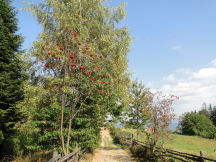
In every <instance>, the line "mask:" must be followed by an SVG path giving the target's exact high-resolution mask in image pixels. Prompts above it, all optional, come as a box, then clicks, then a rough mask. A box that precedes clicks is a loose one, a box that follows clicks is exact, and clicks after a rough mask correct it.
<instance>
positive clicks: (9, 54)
mask: <svg viewBox="0 0 216 162" xmlns="http://www.w3.org/2000/svg"><path fill="white" fill-rule="evenodd" d="M15 15H16V13H15V11H14V8H13V7H12V6H11V5H10V1H9V0H0V145H7V146H8V144H7V142H8V140H9V138H10V137H11V135H12V134H13V133H14V129H13V127H14V124H15V123H16V122H17V121H18V120H19V118H20V117H19V114H18V110H17V108H16V103H17V102H18V101H20V100H21V99H22V96H23V92H22V88H21V84H22V81H23V78H24V77H23V75H22V68H21V62H20V60H19V59H18V57H17V56H18V54H19V53H20V45H21V43H22V37H21V36H20V35H18V34H16V32H17V29H18V28H17V19H16V18H15ZM0 148H1V149H2V148H3V147H2V146H0ZM0 152H1V153H2V152H3V151H2V150H0Z"/></svg>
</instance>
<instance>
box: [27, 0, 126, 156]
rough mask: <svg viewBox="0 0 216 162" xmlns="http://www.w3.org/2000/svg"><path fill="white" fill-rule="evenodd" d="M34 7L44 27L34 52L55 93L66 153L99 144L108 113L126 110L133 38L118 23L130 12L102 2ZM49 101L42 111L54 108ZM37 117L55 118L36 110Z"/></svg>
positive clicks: (48, 0) (68, 0) (50, 0)
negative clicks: (75, 148) (97, 142)
mask: <svg viewBox="0 0 216 162" xmlns="http://www.w3.org/2000/svg"><path fill="white" fill-rule="evenodd" d="M31 11H32V12H33V13H34V14H35V15H36V17H37V18H38V22H39V23H40V24H42V26H43V29H44V31H43V32H42V33H41V34H40V37H39V40H38V41H37V42H35V43H34V47H33V50H32V52H31V57H33V58H35V60H36V61H35V62H34V65H33V66H34V68H35V69H37V75H40V76H43V77H44V78H45V79H44V82H43V83H42V85H41V87H42V88H43V89H45V90H47V92H48V94H47V95H49V92H50V93H51V92H54V93H55V94H56V103H58V104H57V106H56V107H57V109H58V111H59V110H60V112H59V113H57V114H56V119H57V122H59V123H58V124H59V131H58V133H59V136H60V141H61V150H62V151H63V153H64V154H67V153H69V151H71V150H72V149H73V147H74V144H75V143H79V142H80V141H83V142H84V143H85V144H82V146H86V143H88V141H90V142H91V145H92V144H93V143H96V141H93V142H92V139H96V138H98V136H99V129H98V127H99V124H100V123H102V121H103V120H104V119H105V117H106V114H107V113H108V112H111V113H113V112H116V111H121V109H118V108H119V104H117V103H121V104H123V103H124V102H125V101H126V99H125V97H124V94H126V93H127V85H128V84H127V83H128V82H129V78H128V74H127V72H126V69H127V59H126V54H127V52H128V46H129V42H130V37H129V34H128V31H127V28H125V27H118V28H117V27H116V24H117V23H118V22H119V21H120V20H121V19H122V18H123V17H124V14H125V13H124V11H123V6H120V7H117V8H113V9H111V8H108V7H106V6H105V5H104V1H103V0H82V1H75V0H64V1H59V0H45V2H44V3H42V4H38V5H32V8H31ZM50 101H51V99H50ZM46 103H47V104H48V105H47V106H46V107H45V106H44V107H43V104H42V106H41V108H42V109H46V108H48V107H50V106H51V102H46ZM44 104H45V103H44ZM33 109H34V110H35V109H36V110H37V108H33ZM41 112H42V110H41ZM38 113H39V112H38ZM50 113H51V114H52V112H50ZM51 114H50V115H51ZM52 115H53V114H52ZM54 116H55V115H54ZM32 119H34V120H32V121H33V122H36V121H40V122H43V123H48V122H49V120H51V119H49V118H47V117H46V116H44V117H43V116H42V118H40V117H39V116H37V115H36V114H34V115H33V117H32ZM37 127H38V128H40V130H41V131H42V132H41V134H42V136H43V137H45V136H46V134H47V133H49V132H52V131H54V130H55V129H56V128H54V127H50V128H51V129H48V128H46V129H45V130H46V132H44V130H43V127H42V126H41V125H40V126H39V125H38V126H36V128H37ZM55 136H56V135H53V138H54V137H55ZM47 137H48V136H47ZM90 139H91V140H90ZM42 141H45V140H42ZM88 144H89V145H90V143H88ZM88 144H87V147H88V146H89V145H88ZM43 145H44V146H45V145H46V146H51V145H53V144H51V143H49V142H48V143H47V144H43V143H41V146H43ZM55 145H58V142H56V144H55Z"/></svg>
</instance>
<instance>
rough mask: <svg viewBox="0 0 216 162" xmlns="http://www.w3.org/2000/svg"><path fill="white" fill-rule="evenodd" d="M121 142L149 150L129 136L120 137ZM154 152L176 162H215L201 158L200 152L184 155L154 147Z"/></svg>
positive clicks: (214, 160) (145, 145) (148, 147)
mask: <svg viewBox="0 0 216 162" xmlns="http://www.w3.org/2000/svg"><path fill="white" fill-rule="evenodd" d="M120 139H121V141H123V142H126V143H127V144H129V145H130V146H138V147H141V148H144V149H150V145H148V144H147V143H145V142H141V141H138V140H135V139H133V136H132V135H131V137H128V136H127V137H124V136H121V137H120ZM156 152H158V153H159V154H160V156H162V157H168V158H171V159H176V160H178V161H183V162H189V161H196V162H207V161H209V162H212V161H213V162H216V159H210V158H207V157H203V156H202V152H201V153H200V154H201V155H200V156H198V155H193V154H189V153H184V152H179V151H175V150H171V149H164V148H163V149H162V148H158V147H156Z"/></svg>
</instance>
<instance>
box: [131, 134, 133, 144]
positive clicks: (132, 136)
mask: <svg viewBox="0 0 216 162" xmlns="http://www.w3.org/2000/svg"><path fill="white" fill-rule="evenodd" d="M131 147H133V134H131Z"/></svg>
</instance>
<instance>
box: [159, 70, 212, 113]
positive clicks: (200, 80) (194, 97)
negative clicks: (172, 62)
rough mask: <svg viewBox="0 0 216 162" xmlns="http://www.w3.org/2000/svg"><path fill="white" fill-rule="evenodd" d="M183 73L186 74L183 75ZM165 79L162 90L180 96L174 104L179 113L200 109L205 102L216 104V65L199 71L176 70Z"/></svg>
mask: <svg viewBox="0 0 216 162" xmlns="http://www.w3.org/2000/svg"><path fill="white" fill-rule="evenodd" d="M182 73H185V74H186V75H181V74H182ZM163 81H164V84H163V86H162V87H161V90H162V91H164V93H169V94H174V95H176V96H178V97H179V100H178V101H176V103H175V104H174V109H175V112H176V113H177V114H178V115H180V114H182V113H184V112H188V111H192V110H199V109H200V107H201V105H202V103H203V102H206V103H208V104H210V103H211V104H213V105H216V67H211V68H202V69H199V70H197V71H192V70H189V69H180V70H176V72H175V73H174V74H170V75H168V76H165V77H164V78H163ZM170 81H172V82H170Z"/></svg>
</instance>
